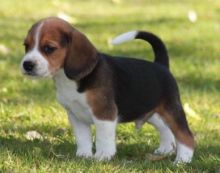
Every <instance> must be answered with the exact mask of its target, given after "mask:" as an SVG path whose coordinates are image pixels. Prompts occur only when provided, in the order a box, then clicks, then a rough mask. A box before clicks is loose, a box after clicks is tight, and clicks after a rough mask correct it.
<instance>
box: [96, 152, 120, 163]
mask: <svg viewBox="0 0 220 173" xmlns="http://www.w3.org/2000/svg"><path fill="white" fill-rule="evenodd" d="M115 153H116V150H111V151H105V150H100V151H97V152H96V153H95V156H94V157H95V159H96V160H98V161H104V160H107V161H108V160H111V159H112V157H113V156H114V155H115Z"/></svg>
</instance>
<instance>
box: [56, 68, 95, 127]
mask: <svg viewBox="0 0 220 173" xmlns="http://www.w3.org/2000/svg"><path fill="white" fill-rule="evenodd" d="M54 80H55V85H56V89H57V93H56V94H57V100H58V101H59V103H60V104H61V105H62V106H63V107H64V108H65V109H66V110H67V111H69V112H71V114H73V115H74V116H75V117H76V118H77V119H78V120H80V121H83V122H85V123H88V124H92V123H93V120H92V111H91V109H90V107H89V105H88V104H87V101H86V97H85V94H83V93H82V94H81V93H79V92H78V91H77V85H76V83H75V82H74V81H73V80H69V79H68V78H67V77H66V75H65V74H64V71H63V70H60V71H59V72H58V73H57V74H56V75H55V76H54Z"/></svg>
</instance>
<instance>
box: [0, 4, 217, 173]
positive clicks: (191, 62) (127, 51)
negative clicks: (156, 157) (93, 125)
mask: <svg viewBox="0 0 220 173" xmlns="http://www.w3.org/2000/svg"><path fill="white" fill-rule="evenodd" d="M117 2H118V1H117ZM119 2H120V3H115V2H113V1H110V0H106V1H101V0H96V1H92V0H86V1H80V0H78V1H71V0H67V1H62V0H51V1H45V0H38V1H31V0H23V1H20V0H10V1H9V0H8V1H6V0H4V1H1V5H0V45H4V46H6V47H7V48H8V49H9V51H8V53H6V54H4V53H2V51H0V172H13V173H14V172H94V173H96V172H120V173H121V172H132V173H133V172H195V173H197V172H212V173H213V172H216V173H217V172H218V173H219V172H220V99H219V98H220V75H219V73H220V59H219V51H220V48H219V40H220V34H219V30H220V23H219V20H220V17H219V16H220V2H219V1H218V0H209V1H208V0H207V1H205V0H203V1H199V0H193V1H191V0H183V1H176V0H166V1H159V0H155V1H151V0H137V1H132V0H128V1H125V0H120V1H119ZM189 10H195V11H196V12H197V14H198V20H197V21H196V22H195V23H191V22H190V21H189V20H188V18H187V13H188V11H189ZM59 12H65V13H66V14H68V15H70V16H71V17H72V18H73V23H74V25H75V27H77V28H78V29H79V30H81V31H82V32H84V33H85V34H86V35H87V36H88V37H89V38H90V40H91V41H92V42H93V43H94V45H95V46H96V47H97V49H98V50H100V51H102V52H106V53H109V54H112V55H127V56H135V57H137V58H147V59H149V60H152V59H153V53H152V50H151V48H150V46H149V45H147V44H146V43H144V42H141V41H133V42H130V43H127V44H124V45H120V46H117V47H112V46H110V45H108V40H109V39H111V38H113V37H114V36H116V35H117V34H119V33H122V32H125V31H129V30H134V29H143V30H149V31H152V32H154V33H156V34H157V35H159V36H160V37H161V38H162V39H163V40H164V42H165V43H166V45H167V48H168V50H169V54H170V62H171V70H172V72H173V74H174V76H175V77H176V79H177V82H178V84H179V87H180V91H181V97H182V101H183V104H186V103H188V104H189V106H190V107H191V108H192V109H193V110H194V111H195V112H196V115H197V118H194V117H193V116H192V115H191V114H192V113H190V112H189V111H188V112H187V119H188V120H189V123H190V127H191V129H192V131H193V133H194V134H195V138H196V141H197V146H196V150H195V157H194V159H193V161H192V163H191V164H189V165H180V166H173V164H172V161H173V159H174V157H171V158H168V159H165V160H162V161H157V162H152V161H149V160H148V159H147V153H151V152H152V151H153V150H154V149H155V148H156V147H157V146H158V143H159V137H158V134H157V132H156V131H155V130H154V129H153V128H152V127H151V126H150V125H147V124H146V125H145V126H144V127H143V128H142V129H141V130H140V131H139V132H137V131H136V130H135V128H134V124H132V123H130V124H126V125H119V126H118V129H117V146H118V153H117V155H116V157H115V158H114V159H113V160H112V161H109V162H96V161H95V160H86V159H79V158H76V157H75V155H74V153H75V151H76V145H75V138H73V137H72V133H71V128H70V125H69V123H68V121H67V116H66V114H65V111H64V110H63V109H62V108H61V106H59V105H58V103H57V102H56V99H55V90H54V86H53V83H52V81H49V80H39V81H36V80H29V79H27V78H25V77H23V76H22V75H21V73H20V70H19V65H20V61H21V59H22V56H23V55H24V50H23V47H22V43H23V39H24V37H25V35H26V32H27V30H28V29H29V27H30V26H31V25H32V24H33V23H34V22H36V21H37V20H39V19H40V18H43V17H47V16H56V15H57V14H58V13H59ZM0 47H1V46H0ZM198 117H199V118H200V119H199V118H198ZM30 130H36V131H38V132H39V133H40V134H41V135H42V136H43V139H41V140H37V139H35V140H34V141H30V140H28V139H26V137H25V134H26V132H28V131H30ZM93 132H94V131H93Z"/></svg>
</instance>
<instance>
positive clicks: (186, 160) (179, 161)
mask: <svg viewBox="0 0 220 173" xmlns="http://www.w3.org/2000/svg"><path fill="white" fill-rule="evenodd" d="M191 161H192V157H187V158H186V157H176V159H175V161H174V162H173V164H174V165H178V164H185V163H190V162H191Z"/></svg>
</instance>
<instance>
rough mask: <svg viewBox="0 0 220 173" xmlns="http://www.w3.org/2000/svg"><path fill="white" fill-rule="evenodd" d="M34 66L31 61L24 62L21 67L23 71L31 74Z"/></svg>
mask: <svg viewBox="0 0 220 173" xmlns="http://www.w3.org/2000/svg"><path fill="white" fill-rule="evenodd" d="M34 66H35V64H34V63H33V62H32V61H24V62H23V67H24V69H25V71H27V72H31V71H32V70H33V69H34Z"/></svg>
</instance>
